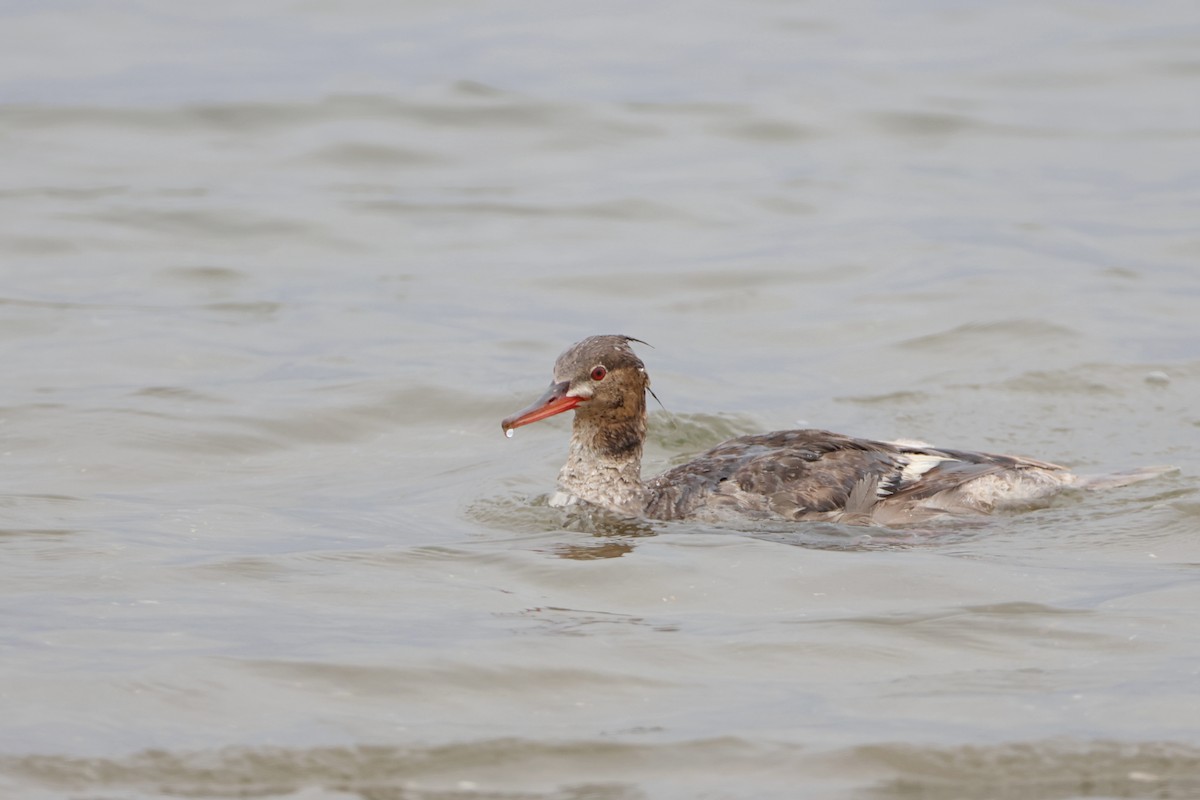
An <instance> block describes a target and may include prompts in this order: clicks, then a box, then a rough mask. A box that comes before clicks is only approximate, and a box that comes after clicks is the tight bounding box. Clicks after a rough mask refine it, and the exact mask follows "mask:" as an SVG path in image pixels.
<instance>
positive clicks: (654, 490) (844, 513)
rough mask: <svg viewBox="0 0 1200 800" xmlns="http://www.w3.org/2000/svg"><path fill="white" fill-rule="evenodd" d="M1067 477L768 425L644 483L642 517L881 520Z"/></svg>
mask: <svg viewBox="0 0 1200 800" xmlns="http://www.w3.org/2000/svg"><path fill="white" fill-rule="evenodd" d="M1074 481H1075V477H1074V476H1073V475H1071V473H1070V472H1068V471H1067V470H1066V469H1064V468H1063V467H1060V466H1057V465H1055V464H1048V463H1046V462H1042V461H1034V460H1032V459H1027V458H1020V457H1016V456H1005V455H994V454H991V453H975V452H968V451H960V450H943V449H940V448H935V447H928V446H925V445H920V444H904V443H891V442H877V441H871V440H868V439H856V438H854V437H850V436H842V435H839V434H836V433H830V432H828V431H821V430H795V431H777V432H775V433H767V434H761V435H757V436H743V437H739V438H737V439H731V440H729V441H727V442H724V443H722V444H720V445H718V446H716V447H714V448H713V449H712V450H709V451H708V452H706V453H704V454H702V455H700V456H699V457H697V458H696V459H695V460H693V461H690V462H688V463H686V464H683V465H681V466H678V467H675V468H674V469H671V470H668V471H667V472H665V473H663V474H662V475H659V476H658V477H656V478H654V479H653V480H651V481H649V482H648V484H647V489H648V493H647V504H646V515H647V516H648V517H651V518H654V519H681V518H694V519H711V520H722V519H728V518H736V517H741V518H746V517H751V518H768V519H769V518H777V519H787V520H830V521H842V522H859V523H862V522H875V523H879V524H885V525H889V524H899V523H904V522H914V521H918V520H921V519H928V518H929V517H931V516H936V515H939V514H947V513H949V514H955V513H980V512H988V511H992V510H993V509H995V508H996V507H997V506H1000V505H1003V504H1005V503H1014V504H1016V503H1028V502H1031V501H1034V500H1037V499H1038V498H1040V497H1045V496H1046V495H1048V494H1053V493H1055V492H1057V491H1058V490H1060V489H1062V488H1063V487H1064V486H1068V485H1070V484H1071V483H1073V482H1074Z"/></svg>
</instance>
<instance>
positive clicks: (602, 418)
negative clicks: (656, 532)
mask: <svg viewBox="0 0 1200 800" xmlns="http://www.w3.org/2000/svg"><path fill="white" fill-rule="evenodd" d="M638 399H639V400H640V402H636V403H632V404H631V405H632V408H627V407H619V408H608V409H588V411H587V412H584V413H580V411H579V410H576V412H575V423H574V425H573V426H572V430H571V446H570V450H569V451H568V453H567V463H566V464H565V465H564V466H563V468H562V471H561V472H560V473H559V476H558V485H559V488H561V489H562V490H563V491H565V492H568V493H569V494H571V495H574V496H575V497H578V498H580V499H582V500H586V501H588V502H589V503H593V504H595V505H599V506H603V507H605V508H608V509H610V510H613V511H617V512H619V513H623V514H630V515H640V514H641V513H642V511H643V510H644V506H645V499H644V497H645V487H644V486H643V484H642V445H643V443H644V442H645V441H646V401H645V396H644V395H643V396H641V397H640V398H638ZM630 412H632V413H630Z"/></svg>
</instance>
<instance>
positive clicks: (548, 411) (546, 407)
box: [500, 335, 650, 435]
mask: <svg viewBox="0 0 1200 800" xmlns="http://www.w3.org/2000/svg"><path fill="white" fill-rule="evenodd" d="M630 342H640V343H641V344H645V342H642V340H641V339H635V338H633V337H632V336H617V335H607V336H589V337H588V338H586V339H584V340H583V341H581V342H577V343H576V344H573V345H571V346H570V347H569V348H567V350H566V351H565V352H564V353H563V354H562V355H560V356H559V357H558V360H557V361H555V362H554V379H553V380H552V381H550V388H548V389H547V390H546V393H545V394H543V395H542V396H541V397H539V398H538V399H537V400H535V401H534V402H533V404H532V405H530V406H529V407H527V408H524V409H521V410H520V411H518V412H517V413H516V414H513V415H512V416H511V417H508V418H506V419H505V420H503V421H502V422H501V423H500V426H501V427H502V428H503V429H504V432H505V433H506V434H509V435H511V432H512V430H513V429H514V428H519V427H521V426H522V425H528V424H529V423H531V422H537V421H538V420H543V419H546V418H547V417H552V416H554V415H555V414H561V413H562V412H564V411H570V410H571V409H576V416H577V417H585V418H588V419H593V418H594V419H595V421H596V422H597V423H599V424H604V423H605V422H606V421H609V420H611V421H612V422H619V421H625V420H628V419H630V418H635V417H636V418H638V419H640V418H642V417H644V416H645V413H646V389H647V388H648V387H649V385H650V377H649V376H648V375H646V367H645V365H644V364H642V360H641V359H640V358H638V357H637V354H636V353H634V352H633V349H632V348H631V347H630V346H629V343H630Z"/></svg>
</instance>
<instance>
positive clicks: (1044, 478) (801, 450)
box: [501, 335, 1169, 527]
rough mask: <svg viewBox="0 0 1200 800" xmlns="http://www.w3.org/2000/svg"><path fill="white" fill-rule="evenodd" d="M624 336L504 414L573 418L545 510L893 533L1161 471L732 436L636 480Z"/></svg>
mask: <svg viewBox="0 0 1200 800" xmlns="http://www.w3.org/2000/svg"><path fill="white" fill-rule="evenodd" d="M635 342H636V343H638V344H645V342H642V341H641V340H640V339H635V338H634V337H632V336H624V335H601V336H589V337H588V338H586V339H583V340H582V341H580V342H577V343H575V344H573V345H571V346H570V347H569V348H567V349H566V350H565V351H564V352H563V353H562V355H560V356H559V357H558V359H557V360H556V361H555V363H554V373H553V378H552V380H551V381H550V386H549V388H548V389H547V390H546V391H545V393H543V394H542V396H541V397H539V398H538V399H537V400H535V401H534V402H533V403H532V404H531V405H529V406H528V407H526V408H523V409H522V410H520V411H518V412H516V413H515V414H512V415H511V416H509V417H506V418H505V419H504V420H502V421H501V427H502V429H503V431H504V433H505V435H506V436H509V437H511V436H512V435H513V431H514V430H515V429H516V428H519V427H521V426H523V425H529V424H532V423H534V422H538V421H541V420H544V419H547V418H549V417H552V416H555V415H557V414H562V413H565V412H567V411H574V415H575V416H574V421H573V423H572V427H571V441H570V444H569V446H568V448H567V460H566V463H565V464H564V465H563V467H562V470H561V471H560V472H559V474H558V492H557V494H556V495H555V498H554V500H553V501H552V502H553V504H554V505H562V506H569V505H575V504H585V505H588V506H593V507H599V508H602V509H605V510H607V511H609V512H612V513H615V514H617V515H620V516H622V517H631V518H637V519H646V520H696V521H706V522H728V521H731V520H772V521H778V520H785V521H794V522H803V521H821V522H833V523H844V524H852V525H880V526H888V527H892V526H902V525H905V524H907V523H914V522H924V521H927V520H930V519H932V518H937V517H945V516H962V515H979V514H988V513H992V512H994V511H997V510H1000V509H1005V508H1013V507H1030V506H1034V505H1037V504H1039V503H1044V502H1045V501H1047V499H1048V498H1050V497H1052V496H1054V495H1056V494H1059V493H1061V492H1063V491H1065V490H1067V489H1070V488H1073V487H1074V488H1083V489H1096V488H1107V487H1111V486H1121V485H1125V484H1127V483H1132V482H1134V481H1138V480H1143V479H1145V478H1148V477H1153V476H1154V475H1157V474H1160V473H1161V472H1163V471H1165V470H1167V469H1169V468H1165V467H1155V468H1146V469H1142V470H1134V471H1130V472H1127V473H1120V474H1116V475H1105V476H1080V475H1076V474H1074V473H1072V472H1071V471H1070V470H1069V469H1067V468H1066V467H1063V466H1060V465H1058V464H1052V463H1050V462H1047V461H1039V460H1036V459H1033V458H1027V457H1024V456H1010V455H999V454H994V453H984V452H975V451H970V450H952V449H946V448H941V447H934V446H931V445H927V444H925V443H923V442H915V441H890V442H889V441H875V440H872V439H863V438H857V437H854V436H847V435H843V434H839V433H832V432H830V431H825V430H817V429H800V430H784V431H774V432H771V433H762V434H754V435H749V436H739V437H736V438H733V439H729V440H728V441H725V442H722V443H721V444H718V445H717V446H716V447H713V448H712V449H710V450H708V451H707V452H704V453H701V454H700V455H698V456H696V457H695V458H694V459H692V460H691V461H688V462H686V463H684V464H681V465H679V466H676V467H674V468H672V469H669V470H667V471H666V472H664V473H662V474H661V475H658V476H656V477H653V478H651V479H649V480H643V479H642V451H643V449H644V446H645V443H646V431H647V426H646V394H647V393H648V392H649V393H650V394H653V391H652V390H651V389H650V376H649V375H648V374H647V373H646V367H645V364H644V363H643V362H642V360H641V358H640V357H638V355H637V354H636V353H635V352H634V350H633V347H632V344H633V343H635Z"/></svg>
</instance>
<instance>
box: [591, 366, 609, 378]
mask: <svg viewBox="0 0 1200 800" xmlns="http://www.w3.org/2000/svg"><path fill="white" fill-rule="evenodd" d="M607 374H608V370H606V369H605V368H604V367H603V366H599V367H593V368H592V380H594V381H602V380H604V376H605V375H607Z"/></svg>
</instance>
